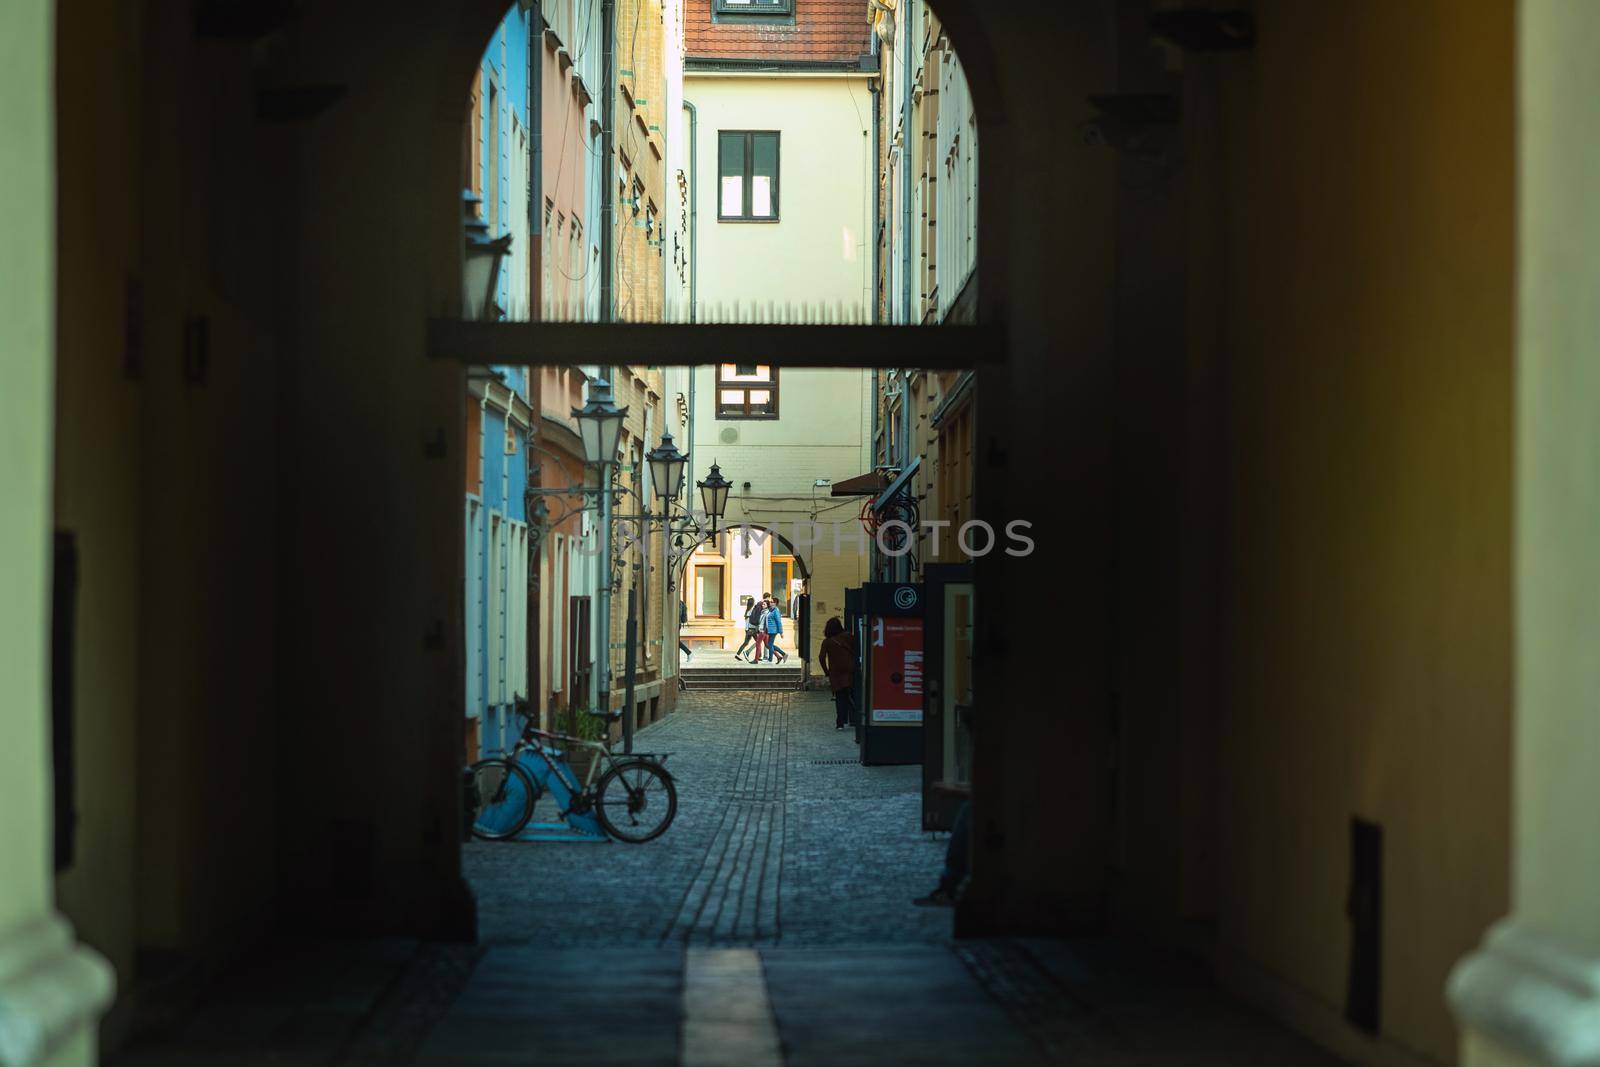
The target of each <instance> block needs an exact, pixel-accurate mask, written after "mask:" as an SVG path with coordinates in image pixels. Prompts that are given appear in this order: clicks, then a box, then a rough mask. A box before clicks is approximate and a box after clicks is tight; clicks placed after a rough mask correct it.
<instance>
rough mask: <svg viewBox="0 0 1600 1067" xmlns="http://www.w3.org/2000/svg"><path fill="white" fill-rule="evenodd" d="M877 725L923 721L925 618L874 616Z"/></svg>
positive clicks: (874, 709)
mask: <svg viewBox="0 0 1600 1067" xmlns="http://www.w3.org/2000/svg"><path fill="white" fill-rule="evenodd" d="M871 645H872V693H871V699H870V702H869V705H868V706H869V707H870V708H871V716H870V718H869V719H868V720H867V721H868V722H869V723H871V724H872V725H874V726H920V725H922V620H921V619H920V618H909V617H901V616H894V615H887V616H886V615H875V616H873V618H872V633H871Z"/></svg>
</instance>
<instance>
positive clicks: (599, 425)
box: [572, 378, 628, 488]
mask: <svg viewBox="0 0 1600 1067" xmlns="http://www.w3.org/2000/svg"><path fill="white" fill-rule="evenodd" d="M572 417H573V418H575V419H577V420H578V436H579V437H580V438H582V439H583V456H584V459H586V460H587V461H588V462H590V463H592V464H596V465H599V466H600V467H601V468H602V470H601V481H600V485H601V487H602V488H604V487H605V484H606V483H605V473H604V465H605V464H607V463H615V462H616V459H617V441H618V440H620V439H621V437H622V422H623V420H624V419H626V418H627V417H628V409H627V408H619V407H617V405H616V404H614V403H612V402H611V383H610V382H608V381H606V380H605V379H604V378H597V379H595V381H594V382H593V383H591V384H590V386H589V402H588V403H587V404H585V405H583V407H581V408H573V409H572Z"/></svg>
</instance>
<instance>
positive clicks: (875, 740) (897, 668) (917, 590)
mask: <svg viewBox="0 0 1600 1067" xmlns="http://www.w3.org/2000/svg"><path fill="white" fill-rule="evenodd" d="M846 603H847V604H848V603H849V597H848V594H847V596H846ZM922 613H923V595H922V586H921V585H920V584H918V583H914V582H867V583H865V584H863V585H862V586H861V590H860V600H859V614H858V619H857V627H858V632H859V636H858V637H857V641H858V643H857V645H856V647H857V648H858V649H859V650H860V653H861V670H860V671H859V672H858V675H859V676H860V678H861V691H860V694H859V695H860V698H861V699H860V700H858V702H857V704H856V706H857V707H858V708H859V709H860V719H861V722H860V725H859V726H858V728H857V731H856V736H857V739H858V740H859V741H860V743H861V762H862V763H863V764H867V765H882V764H907V763H909V764H914V763H921V762H922V750H923V741H922V714H923V697H924V692H925V688H926V672H925V666H924V662H923V633H922Z"/></svg>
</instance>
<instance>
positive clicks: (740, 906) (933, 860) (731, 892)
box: [463, 691, 950, 947]
mask: <svg viewBox="0 0 1600 1067" xmlns="http://www.w3.org/2000/svg"><path fill="white" fill-rule="evenodd" d="M636 747H637V748H638V749H640V750H643V751H657V752H667V751H670V752H672V756H671V758H670V759H669V760H668V761H667V767H668V768H669V769H670V770H671V771H672V774H673V779H674V783H675V785H676V786H677V790H678V817H677V819H676V820H675V821H674V823H673V825H672V827H671V829H669V830H668V831H667V832H666V833H665V834H664V835H662V836H661V837H660V838H657V839H656V840H655V841H652V842H649V843H647V844H644V845H626V844H619V843H612V844H554V843H538V844H526V843H491V842H473V843H471V844H469V845H467V846H466V847H465V850H464V851H465V855H464V858H463V867H464V871H465V873H466V875H467V878H468V880H469V881H470V882H471V883H472V886H473V888H474V890H475V892H476V894H477V899H478V916H479V933H480V937H481V938H482V939H483V940H484V941H487V942H489V943H491V944H505V943H525V944H536V945H545V946H552V947H559V946H577V945H621V944H639V943H648V942H660V941H664V940H666V941H683V942H693V943H715V944H802V945H804V944H862V943H871V942H880V943H881V942H889V943H903V942H906V941H914V942H919V943H941V942H944V941H945V940H947V939H948V937H949V933H950V912H949V911H948V910H942V909H923V908H916V907H913V906H912V905H911V900H912V899H913V898H914V897H916V896H919V895H921V894H922V893H925V892H927V891H928V889H930V888H931V887H932V885H933V884H934V882H935V881H936V880H937V877H938V873H939V869H940V866H941V864H942V862H943V858H944V838H942V837H935V836H933V835H928V834H924V833H922V832H921V830H920V829H919V828H918V827H919V825H920V804H921V800H920V789H921V770H920V768H918V767H862V766H860V764H859V763H856V762H853V761H854V758H855V756H856V746H855V742H854V739H853V736H852V735H851V734H850V733H849V732H848V731H835V730H834V729H833V705H832V701H831V699H830V698H829V696H828V694H826V693H815V692H800V691H794V692H760V693H758V692H750V691H703V692H695V691H690V692H686V693H683V694H681V696H680V699H679V701H678V706H677V710H676V711H675V712H674V713H673V714H672V715H669V716H668V717H667V718H665V719H663V720H662V721H660V722H658V723H654V724H652V725H650V726H648V727H646V728H645V729H643V730H641V731H640V732H639V734H638V737H637V739H636ZM837 761H848V762H837ZM549 808H550V804H549V801H548V800H546V801H543V802H541V804H540V810H539V811H538V812H536V813H535V818H537V819H548V820H552V821H553V820H554V818H555V816H554V814H553V812H552V811H550V810H549Z"/></svg>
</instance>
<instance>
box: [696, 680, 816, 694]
mask: <svg viewBox="0 0 1600 1067" xmlns="http://www.w3.org/2000/svg"><path fill="white" fill-rule="evenodd" d="M683 687H684V688H685V689H728V690H738V689H745V690H773V691H776V690H783V691H789V690H795V689H799V688H800V683H799V682H798V681H783V680H781V679H774V678H769V679H766V680H765V681H750V682H741V681H728V680H718V681H698V682H697V681H693V680H691V679H688V678H685V679H684V680H683Z"/></svg>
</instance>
